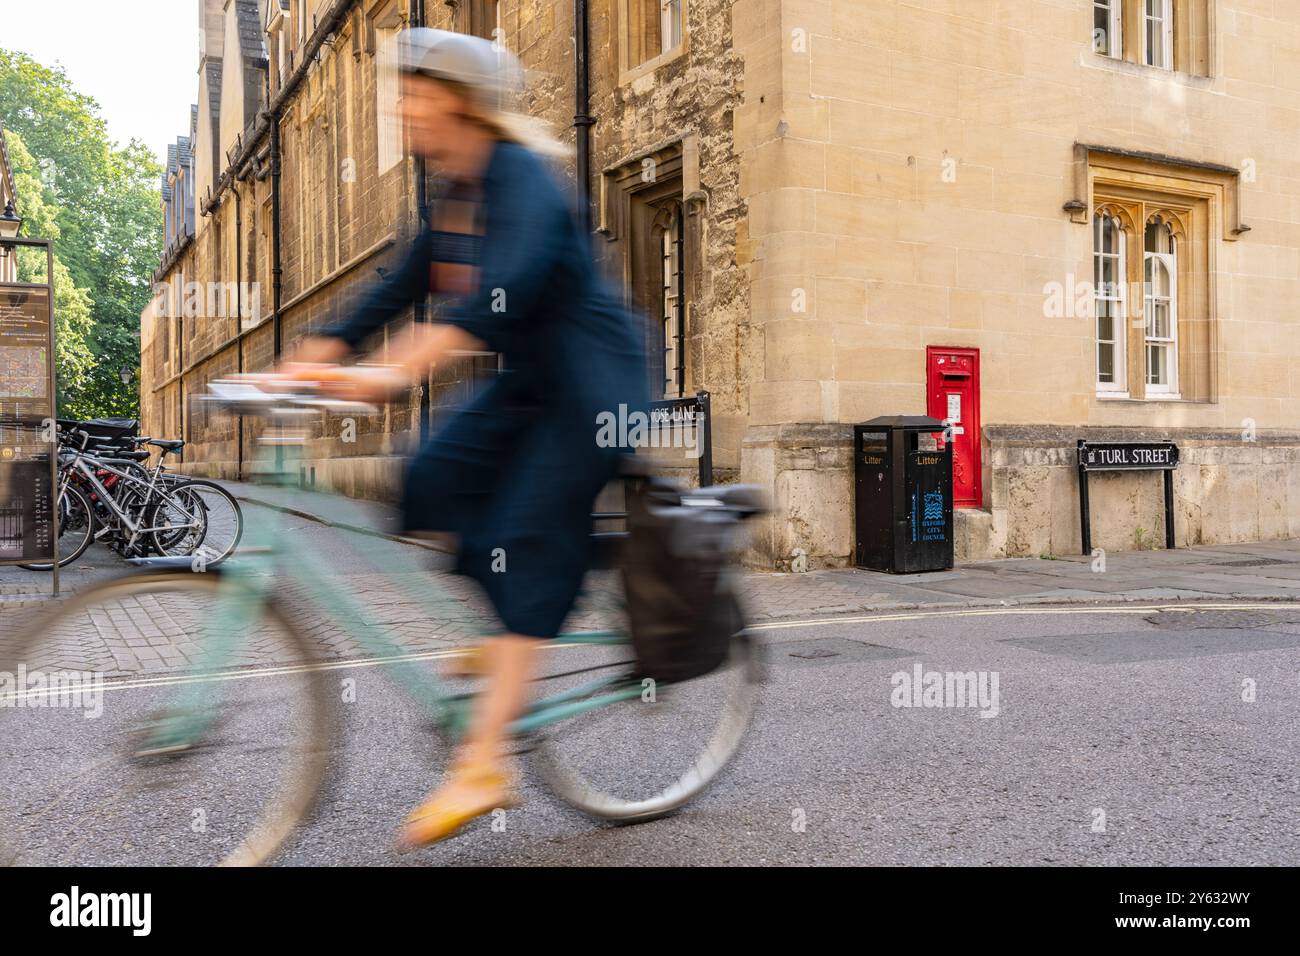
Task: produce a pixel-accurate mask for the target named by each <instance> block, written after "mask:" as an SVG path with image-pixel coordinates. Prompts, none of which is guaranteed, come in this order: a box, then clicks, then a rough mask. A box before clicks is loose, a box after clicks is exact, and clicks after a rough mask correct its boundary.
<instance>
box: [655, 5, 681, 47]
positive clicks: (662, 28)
mask: <svg viewBox="0 0 1300 956" xmlns="http://www.w3.org/2000/svg"><path fill="white" fill-rule="evenodd" d="M683 9H684V8H683V4H682V0H659V53H660V54H661V55H662V54H664V53H671V52H672V51H673V50H676V49H677V48H678V47H679V46H681V45H682V37H683V36H684V35H685V34H686V24H685V23H683V22H682V11H683Z"/></svg>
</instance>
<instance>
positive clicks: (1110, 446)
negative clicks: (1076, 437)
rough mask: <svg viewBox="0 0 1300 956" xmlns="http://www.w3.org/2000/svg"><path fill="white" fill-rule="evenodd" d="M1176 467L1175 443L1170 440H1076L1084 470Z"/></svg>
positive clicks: (1135, 469)
mask: <svg viewBox="0 0 1300 956" xmlns="http://www.w3.org/2000/svg"><path fill="white" fill-rule="evenodd" d="M1177 467H1178V446H1177V445H1175V444H1174V443H1173V442H1171V441H1150V442H1119V441H1097V442H1093V441H1081V442H1079V468H1080V469H1081V470H1083V471H1150V470H1157V471H1163V470H1166V469H1172V468H1177Z"/></svg>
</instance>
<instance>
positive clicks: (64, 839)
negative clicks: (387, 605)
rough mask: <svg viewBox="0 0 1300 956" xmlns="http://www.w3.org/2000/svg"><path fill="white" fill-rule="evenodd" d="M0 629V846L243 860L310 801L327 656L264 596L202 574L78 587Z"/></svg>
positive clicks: (107, 856) (71, 858)
mask: <svg viewBox="0 0 1300 956" xmlns="http://www.w3.org/2000/svg"><path fill="white" fill-rule="evenodd" d="M25 623H26V626H22V627H20V628H19V629H18V630H17V631H16V632H11V633H6V634H5V635H4V636H3V637H0V670H3V671H6V672H7V673H9V674H18V675H22V679H21V681H20V683H19V684H18V685H16V686H15V687H14V689H13V690H12V691H10V692H8V693H6V694H4V695H3V696H4V699H3V701H2V702H3V704H4V706H0V778H2V779H3V780H4V781H5V786H4V787H3V788H0V860H3V861H4V862H7V863H9V864H16V865H34V864H36V865H40V864H56V865H74V866H85V865H100V866H103V865H123V864H133V865H190V866H193V865H211V864H221V865H252V864H258V863H262V862H264V861H266V860H267V859H269V858H270V857H271V856H273V855H274V854H275V853H276V852H277V851H278V849H279V848H280V847H281V846H282V845H283V844H284V842H285V841H286V839H287V838H288V837H289V835H290V833H291V832H292V831H293V829H294V827H295V826H296V824H297V823H298V822H299V821H300V820H301V819H302V818H303V817H304V816H305V815H306V814H307V813H308V811H309V810H310V808H311V806H312V803H313V800H314V797H315V795H316V793H317V791H318V790H319V788H320V786H321V784H322V781H323V778H324V774H325V770H326V765H327V759H328V755H329V748H330V746H331V744H332V740H333V735H332V733H331V724H330V714H331V708H330V706H329V701H330V699H331V697H332V693H331V689H330V687H329V686H328V685H327V678H326V672H325V671H323V670H321V669H320V668H319V667H317V666H316V665H315V662H314V660H313V654H312V653H311V648H310V646H309V645H308V643H307V641H306V640H305V638H304V637H303V636H302V635H301V633H300V632H299V630H298V629H297V628H296V627H295V626H294V625H293V624H292V623H291V622H290V620H289V619H288V618H286V616H285V615H284V614H283V613H281V611H280V609H279V608H278V607H277V605H276V604H275V603H274V602H272V601H269V600H265V599H264V597H263V596H262V595H258V594H254V593H252V592H249V591H245V590H243V589H242V588H241V587H239V586H237V585H235V584H233V583H232V582H230V581H229V580H228V578H226V579H223V576H222V575H221V574H220V573H218V572H212V573H208V574H191V573H188V572H186V573H166V574H145V575H135V576H130V577H127V578H123V579H119V580H116V581H112V582H108V583H105V584H102V585H99V586H97V587H94V588H90V589H88V590H85V591H80V592H78V593H77V594H75V595H74V596H72V597H71V598H69V599H67V600H66V601H64V602H63V603H61V604H60V605H58V606H56V607H55V608H53V609H52V610H51V612H50V613H48V614H44V615H40V616H38V617H35V618H33V619H32V620H30V621H28V622H25Z"/></svg>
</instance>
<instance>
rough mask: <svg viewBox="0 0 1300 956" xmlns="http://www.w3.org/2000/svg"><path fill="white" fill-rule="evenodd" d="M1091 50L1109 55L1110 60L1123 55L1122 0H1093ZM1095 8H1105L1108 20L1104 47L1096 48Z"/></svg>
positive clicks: (1101, 54)
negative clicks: (1102, 48)
mask: <svg viewBox="0 0 1300 956" xmlns="http://www.w3.org/2000/svg"><path fill="white" fill-rule="evenodd" d="M1092 7H1093V11H1094V13H1093V24H1094V26H1093V28H1092V52H1093V53H1096V54H1097V55H1098V56H1106V57H1110V58H1111V59H1112V60H1118V59H1121V58H1122V57H1123V56H1124V0H1093V2H1092ZM1097 10H1105V11H1106V16H1107V20H1108V26H1107V27H1106V49H1104V50H1099V49H1097V28H1096V25H1095V24H1096V22H1097V15H1096V12H1095V11H1097Z"/></svg>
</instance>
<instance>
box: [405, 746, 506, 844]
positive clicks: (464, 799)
mask: <svg viewBox="0 0 1300 956" xmlns="http://www.w3.org/2000/svg"><path fill="white" fill-rule="evenodd" d="M518 803H519V796H518V793H517V792H516V790H515V785H514V781H513V780H512V779H511V777H510V775H509V774H507V773H506V772H504V771H503V770H501V769H500V768H499V767H497V766H494V765H491V764H483V763H474V764H461V765H458V766H455V767H453V768H452V772H451V779H450V780H448V781H447V782H446V783H445V784H443V785H442V787H441V788H439V790H438V791H437V792H436V793H434V794H433V795H432V796H431V797H429V799H428V800H426V801H425V802H424V803H422V804H420V806H418V807H416V808H415V810H414V811H413V812H412V813H411V815H410V816H409V817H407V818H406V823H405V825H404V826H403V827H402V832H401V833H400V834H398V837H397V847H398V849H399V850H414V849H416V848H417V847H422V846H428V845H429V844H430V843H437V842H438V841H439V840H445V839H447V837H449V836H451V835H452V834H453V833H455V832H456V831H457V830H459V829H460V828H461V827H463V826H464V825H465V824H467V823H469V822H470V821H471V820H474V819H476V818H478V817H481V816H483V815H484V814H485V813H491V812H492V811H493V810H498V809H500V810H508V809H509V808H511V807H513V806H516V805H518Z"/></svg>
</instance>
